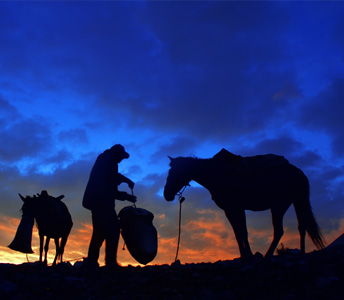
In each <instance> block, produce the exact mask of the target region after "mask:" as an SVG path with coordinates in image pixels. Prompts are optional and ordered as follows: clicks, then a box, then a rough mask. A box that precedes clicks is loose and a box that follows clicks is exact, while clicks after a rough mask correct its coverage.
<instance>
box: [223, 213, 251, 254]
mask: <svg viewBox="0 0 344 300" xmlns="http://www.w3.org/2000/svg"><path fill="white" fill-rule="evenodd" d="M225 214H226V217H227V219H228V221H229V222H230V223H231V225H232V227H233V231H234V234H235V237H236V240H237V242H238V246H239V250H240V255H241V258H244V259H247V258H250V257H252V256H253V254H252V251H251V248H250V244H249V242H248V233H247V225H246V215H245V210H225Z"/></svg>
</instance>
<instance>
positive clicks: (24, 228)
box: [8, 215, 34, 253]
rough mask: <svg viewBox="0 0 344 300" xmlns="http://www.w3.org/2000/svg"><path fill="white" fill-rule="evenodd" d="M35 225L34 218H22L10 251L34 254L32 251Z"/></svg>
mask: <svg viewBox="0 0 344 300" xmlns="http://www.w3.org/2000/svg"><path fill="white" fill-rule="evenodd" d="M33 223H34V219H33V218H31V217H27V216H24V215H23V216H22V219H21V221H20V224H19V226H18V229H17V232H16V235H15V237H14V239H13V241H12V243H11V244H10V245H9V246H8V247H9V248H10V249H12V250H15V251H19V252H23V253H33V251H32V249H31V240H32V228H33Z"/></svg>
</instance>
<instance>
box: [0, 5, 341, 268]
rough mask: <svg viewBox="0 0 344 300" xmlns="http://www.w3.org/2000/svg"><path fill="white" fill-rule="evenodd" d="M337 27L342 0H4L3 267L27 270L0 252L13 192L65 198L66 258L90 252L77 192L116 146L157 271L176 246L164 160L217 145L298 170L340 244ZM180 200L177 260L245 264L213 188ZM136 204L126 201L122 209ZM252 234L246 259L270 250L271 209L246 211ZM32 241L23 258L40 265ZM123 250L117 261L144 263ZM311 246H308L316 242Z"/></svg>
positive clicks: (14, 215)
mask: <svg viewBox="0 0 344 300" xmlns="http://www.w3.org/2000/svg"><path fill="white" fill-rule="evenodd" d="M343 15H344V2H341V1H333V2H332V1H317V2H309V1H302V2H298V1H292V2H284V1H266V2H265V1H264V2H260V1H254V2H248V1H244V2H233V1H219V2H208V1H200V2H197V1H187V2H182V1H173V2H168V1H137V2H135V1H126V2H124V1H101V2H92V1H75V2H60V1H35V2H30V1H19V2H13V1H11V2H9V1H1V2H0V74H1V76H0V125H1V126H0V138H1V144H0V263H16V264H17V263H22V262H26V261H27V258H26V255H25V254H23V253H20V252H15V251H13V250H10V249H9V248H7V245H8V244H9V243H10V242H11V241H12V239H13V237H14V235H15V232H16V229H17V226H18V224H19V222H20V218H21V212H20V208H21V205H22V201H21V200H20V198H19V197H18V193H21V194H23V195H33V194H36V193H38V192H41V191H42V190H47V191H48V192H49V194H51V195H53V196H59V195H61V194H63V195H65V198H64V199H63V201H64V202H65V203H66V205H67V206H68V208H69V211H70V213H71V215H72V218H73V222H74V226H73V229H72V232H71V234H70V237H69V240H68V242H67V246H66V250H65V256H64V258H65V260H74V261H75V260H81V259H82V257H85V256H86V255H87V249H88V244H89V241H90V237H91V232H92V226H91V214H90V211H88V210H86V209H85V208H83V207H82V205H81V201H82V196H83V193H84V189H85V186H86V183H87V180H88V176H89V173H90V170H91V168H92V165H93V163H94V161H95V159H96V158H97V156H98V155H99V154H100V153H101V152H103V151H104V150H105V149H107V148H110V147H111V146H112V145H114V144H117V143H121V144H122V145H124V146H125V148H126V150H127V151H128V152H129V153H130V158H129V159H128V160H124V161H123V162H122V163H121V164H120V165H119V169H120V172H122V173H123V174H124V175H126V176H127V177H129V178H131V179H132V180H133V181H134V182H135V183H136V186H135V189H134V192H135V195H136V196H137V198H138V201H137V206H138V207H142V208H145V209H148V210H150V211H151V212H152V213H154V215H155V218H154V225H155V227H156V229H157V231H158V234H159V250H158V255H157V256H156V258H155V260H154V261H153V262H152V264H170V263H172V262H173V260H174V256H175V252H176V246H177V235H178V209H179V205H178V202H177V201H176V200H175V201H174V202H167V201H166V200H165V199H164V198H163V195H162V191H163V187H164V185H165V181H166V177H167V174H168V170H169V159H168V158H167V156H168V155H170V156H172V157H176V156H197V157H200V158H210V157H212V156H213V155H214V154H216V153H217V152H218V151H220V150H221V148H226V149H227V150H229V151H231V152H233V153H235V154H238V155H242V156H251V155H257V154H266V153H274V154H278V155H283V156H285V157H286V158H287V159H288V160H289V161H290V162H291V163H292V164H295V165H296V166H297V167H299V168H301V169H302V170H303V171H304V172H305V174H306V175H307V176H308V178H309V181H310V186H311V204H312V207H313V211H314V213H315V215H316V217H317V220H318V222H319V225H320V226H321V227H322V229H323V233H324V236H325V238H326V240H327V242H328V243H330V242H332V241H333V240H334V239H335V238H336V237H338V236H339V235H340V234H342V233H343V232H344V201H343V198H344V175H343V167H344V158H343V153H344V130H343V129H344V117H343V116H344V35H343V32H344V18H343ZM120 190H123V191H127V192H130V191H129V190H128V187H127V186H126V185H121V186H120ZM184 195H185V197H186V201H185V202H184V203H183V212H182V236H181V245H180V251H179V259H180V260H181V262H182V263H191V262H215V261H218V260H227V259H233V258H236V257H239V250H238V246H237V243H236V240H235V238H234V234H233V230H232V228H231V226H230V224H229V223H228V221H227V219H226V218H225V216H224V213H223V211H222V210H221V209H220V208H218V207H217V206H216V205H215V204H214V202H213V201H212V200H211V197H210V194H209V192H208V191H207V190H206V189H204V188H202V187H200V186H199V185H197V184H195V183H194V182H191V187H190V188H188V189H187V190H186V191H185V193H184ZM276 200H278V199H276ZM127 205H130V203H129V202H119V201H117V202H116V209H117V212H118V211H119V210H120V209H121V208H122V207H124V206H127ZM247 223H248V231H249V240H250V242H251V248H252V251H253V252H256V251H259V252H261V253H263V254H264V253H265V252H266V250H267V249H268V246H269V244H270V242H271V240H272V225H271V217H270V212H269V211H265V212H256V213H254V212H247ZM284 225H285V235H284V236H283V238H282V240H281V242H282V243H283V244H284V245H285V246H286V247H289V248H297V247H298V246H299V235H298V231H297V220H296V217H295V213H294V210H293V208H292V207H291V208H290V209H289V210H288V212H287V214H286V216H285V219H284ZM33 236H34V238H33V241H32V248H33V250H34V251H35V253H34V254H30V255H28V258H29V261H36V260H38V235H37V229H35V231H34V233H33ZM122 246H123V240H121V241H120V244H119V250H118V261H119V262H120V263H121V264H124V265H126V264H136V262H135V260H134V259H133V258H131V257H130V255H129V253H128V251H127V250H126V251H122V250H121V248H122ZM50 248H51V249H52V250H51V251H50V254H51V255H50V262H51V261H52V257H53V255H54V254H55V249H54V248H55V246H54V243H53V242H51V245H50ZM306 248H307V251H312V250H313V249H315V248H314V247H313V245H312V244H311V242H310V240H309V238H307V244H306ZM103 259H104V256H103V252H102V255H101V258H100V263H101V264H103Z"/></svg>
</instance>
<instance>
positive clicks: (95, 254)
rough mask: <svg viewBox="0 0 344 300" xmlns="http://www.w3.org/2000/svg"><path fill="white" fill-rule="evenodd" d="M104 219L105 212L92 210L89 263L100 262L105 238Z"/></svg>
mask: <svg viewBox="0 0 344 300" xmlns="http://www.w3.org/2000/svg"><path fill="white" fill-rule="evenodd" d="M104 221H105V220H104V215H103V213H100V212H99V211H92V225H93V232H92V238H91V242H90V246H89V248H88V257H87V261H88V263H89V264H98V258H99V251H100V247H101V246H102V244H103V241H104V239H105V231H104V227H105V226H104V225H105V224H104Z"/></svg>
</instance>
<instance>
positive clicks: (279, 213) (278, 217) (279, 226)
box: [265, 209, 286, 258]
mask: <svg viewBox="0 0 344 300" xmlns="http://www.w3.org/2000/svg"><path fill="white" fill-rule="evenodd" d="M285 212H286V210H280V209H278V210H276V209H271V214H272V224H273V227H274V238H273V240H272V243H271V245H270V247H269V250H268V251H267V252H266V254H265V257H266V258H269V257H272V256H273V254H274V252H275V250H276V247H277V245H278V243H279V241H280V240H281V238H282V236H283V234H284V230H283V216H284V214H285Z"/></svg>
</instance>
